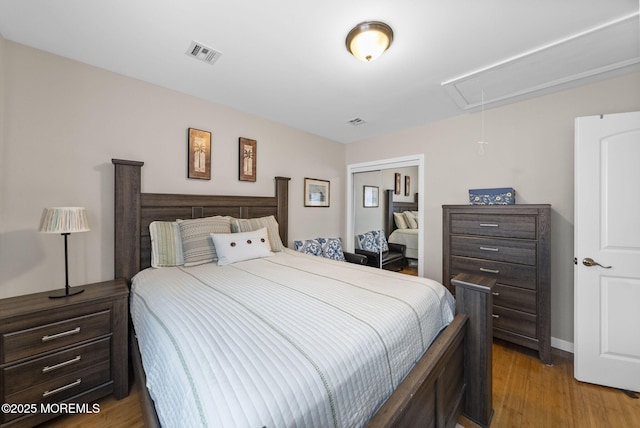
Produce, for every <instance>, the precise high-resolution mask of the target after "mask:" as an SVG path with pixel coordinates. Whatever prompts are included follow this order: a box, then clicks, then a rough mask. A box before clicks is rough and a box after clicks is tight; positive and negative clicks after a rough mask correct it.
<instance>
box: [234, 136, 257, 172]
mask: <svg viewBox="0 0 640 428" xmlns="http://www.w3.org/2000/svg"><path fill="white" fill-rule="evenodd" d="M257 145H258V143H257V142H256V140H250V139H248V138H242V137H240V141H239V146H240V153H239V157H240V167H239V173H238V179H239V180H240V181H256V164H257V161H258V159H257V155H258V152H257Z"/></svg>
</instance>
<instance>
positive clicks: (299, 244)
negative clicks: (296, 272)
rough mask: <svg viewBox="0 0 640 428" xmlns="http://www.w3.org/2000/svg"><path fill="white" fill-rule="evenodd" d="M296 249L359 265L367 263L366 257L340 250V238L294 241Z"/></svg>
mask: <svg viewBox="0 0 640 428" xmlns="http://www.w3.org/2000/svg"><path fill="white" fill-rule="evenodd" d="M294 248H295V250H296V251H299V252H301V253H305V254H311V255H313V256H321V257H324V258H327V259H332V260H338V261H345V262H349V263H355V264H359V265H366V264H367V257H366V256H363V255H359V254H354V253H349V252H347V251H343V250H342V239H340V238H315V239H307V240H305V241H294Z"/></svg>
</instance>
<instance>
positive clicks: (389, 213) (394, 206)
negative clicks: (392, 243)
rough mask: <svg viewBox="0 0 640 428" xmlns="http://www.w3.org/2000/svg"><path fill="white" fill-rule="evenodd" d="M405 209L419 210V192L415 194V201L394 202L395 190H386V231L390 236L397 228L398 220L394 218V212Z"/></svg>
mask: <svg viewBox="0 0 640 428" xmlns="http://www.w3.org/2000/svg"><path fill="white" fill-rule="evenodd" d="M404 211H418V194H417V193H415V194H414V195H413V202H397V201H396V202H394V201H393V190H385V191H384V232H385V234H386V235H387V238H389V235H391V232H393V231H394V230H396V229H397V228H396V222H395V221H394V220H393V213H401V212H404Z"/></svg>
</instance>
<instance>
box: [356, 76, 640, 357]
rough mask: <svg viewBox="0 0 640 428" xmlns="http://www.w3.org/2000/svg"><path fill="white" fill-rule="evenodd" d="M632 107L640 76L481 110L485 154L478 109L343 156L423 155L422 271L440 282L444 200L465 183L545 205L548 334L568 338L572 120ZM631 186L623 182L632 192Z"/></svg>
mask: <svg viewBox="0 0 640 428" xmlns="http://www.w3.org/2000/svg"><path fill="white" fill-rule="evenodd" d="M635 110H640V73H634V74H628V75H626V76H623V77H619V78H615V79H610V80H607V81H603V82H600V83H595V84H590V85H586V86H582V87H579V88H576V89H571V90H567V91H563V92H559V93H556V94H553V95H548V96H544V97H539V98H535V99H531V100H528V101H523V102H519V103H516V104H512V105H508V106H503V107H498V108H494V109H486V110H485V140H486V141H488V142H489V144H488V146H486V149H485V154H484V155H480V154H479V151H478V144H477V141H479V140H481V132H482V130H481V129H482V128H481V114H480V113H476V114H464V115H461V116H459V117H455V118H452V119H448V120H443V121H440V122H437V123H433V124H429V125H425V126H422V127H419V128H414V129H406V130H403V131H400V132H396V133H393V134H390V135H385V136H382V137H378V138H372V139H369V140H366V141H361V142H358V143H354V144H349V145H347V147H346V161H347V163H348V164H352V163H360V162H368V161H374V160H379V159H388V158H394V157H398V156H408V155H413V154H420V153H424V156H425V171H424V172H425V174H424V177H425V178H424V183H422V184H421V186H420V192H421V193H423V194H424V195H426V198H425V213H424V216H425V220H424V221H425V224H426V225H427V226H426V228H425V242H424V248H425V249H426V252H425V276H427V277H430V278H434V279H438V280H441V278H442V209H441V206H442V205H443V204H464V203H467V190H468V189H470V188H484V187H509V186H512V187H514V188H515V189H516V201H517V203H519V204H525V203H549V204H551V205H552V254H551V256H552V272H551V278H552V293H551V298H552V332H551V333H552V336H553V337H554V338H556V340H560V341H566V342H567V343H572V342H573V263H572V260H573V172H574V169H573V145H574V130H573V129H574V118H575V117H579V116H589V115H596V114H601V113H619V112H625V111H635ZM365 147H366V149H365ZM634 185H635V184H632V183H629V188H630V191H631V188H632V186H634ZM556 345H559V343H557V342H556ZM560 345H561V344H560Z"/></svg>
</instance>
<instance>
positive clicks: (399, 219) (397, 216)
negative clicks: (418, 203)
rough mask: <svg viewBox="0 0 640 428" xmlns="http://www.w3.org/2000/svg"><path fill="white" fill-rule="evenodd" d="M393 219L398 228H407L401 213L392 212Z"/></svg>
mask: <svg viewBox="0 0 640 428" xmlns="http://www.w3.org/2000/svg"><path fill="white" fill-rule="evenodd" d="M393 220H394V221H395V223H396V227H397V228H398V229H409V226H408V225H407V222H406V220H405V219H404V215H403V214H402V213H393Z"/></svg>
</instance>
